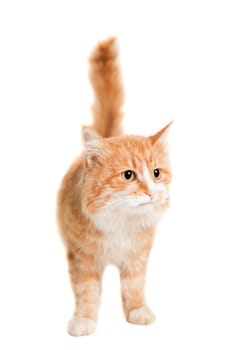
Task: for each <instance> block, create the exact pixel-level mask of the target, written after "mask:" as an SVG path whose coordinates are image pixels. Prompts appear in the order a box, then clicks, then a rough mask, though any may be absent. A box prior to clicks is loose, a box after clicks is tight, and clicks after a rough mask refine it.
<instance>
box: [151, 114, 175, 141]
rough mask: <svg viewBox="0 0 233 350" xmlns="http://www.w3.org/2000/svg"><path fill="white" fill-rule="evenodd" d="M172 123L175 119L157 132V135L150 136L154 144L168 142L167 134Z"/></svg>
mask: <svg viewBox="0 0 233 350" xmlns="http://www.w3.org/2000/svg"><path fill="white" fill-rule="evenodd" d="M172 123H173V120H172V121H171V122H170V123H169V124H167V125H166V126H165V127H164V128H163V129H162V130H160V131H159V132H157V133H156V134H155V135H152V136H150V140H151V142H152V144H156V143H166V141H167V135H168V132H169V130H170V126H171V124H172Z"/></svg>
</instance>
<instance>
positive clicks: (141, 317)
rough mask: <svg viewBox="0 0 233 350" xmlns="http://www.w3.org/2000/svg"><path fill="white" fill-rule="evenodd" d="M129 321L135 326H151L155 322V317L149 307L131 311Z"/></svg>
mask: <svg viewBox="0 0 233 350" xmlns="http://www.w3.org/2000/svg"><path fill="white" fill-rule="evenodd" d="M127 320H128V322H130V323H133V324H150V323H152V322H154V320H155V315H154V313H153V311H151V309H150V308H149V307H148V306H142V307H140V308H138V309H134V310H132V311H130V313H129V314H128V318H127Z"/></svg>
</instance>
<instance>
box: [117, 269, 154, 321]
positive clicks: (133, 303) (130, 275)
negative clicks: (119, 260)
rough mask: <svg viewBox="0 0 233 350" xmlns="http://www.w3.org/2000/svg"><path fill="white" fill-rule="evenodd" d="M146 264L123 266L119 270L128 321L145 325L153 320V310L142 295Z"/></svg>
mask: <svg viewBox="0 0 233 350" xmlns="http://www.w3.org/2000/svg"><path fill="white" fill-rule="evenodd" d="M145 277H146V266H145V265H143V264H142V266H140V268H138V264H137V269H135V264H133V262H132V267H130V268H129V267H126V266H123V267H122V269H121V271H120V278H121V295H122V303H123V309H124V312H125V316H126V319H127V321H128V322H130V323H133V324H139V325H146V324H150V323H152V322H154V320H155V316H154V313H153V311H151V309H150V308H149V307H148V306H147V304H146V301H145V296H144V286H145Z"/></svg>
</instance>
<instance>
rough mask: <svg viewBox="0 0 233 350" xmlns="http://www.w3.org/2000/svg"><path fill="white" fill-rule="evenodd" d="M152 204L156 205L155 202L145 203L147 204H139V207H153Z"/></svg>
mask: <svg viewBox="0 0 233 350" xmlns="http://www.w3.org/2000/svg"><path fill="white" fill-rule="evenodd" d="M152 204H154V201H150V202H145V203H140V204H139V207H146V206H148V205H152Z"/></svg>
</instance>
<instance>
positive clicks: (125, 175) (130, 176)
mask: <svg viewBox="0 0 233 350" xmlns="http://www.w3.org/2000/svg"><path fill="white" fill-rule="evenodd" d="M121 176H122V179H123V180H124V181H127V182H131V181H133V180H134V179H135V177H136V174H135V172H134V171H133V170H125V171H123V172H122V173H121Z"/></svg>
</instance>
